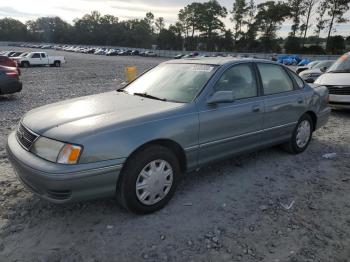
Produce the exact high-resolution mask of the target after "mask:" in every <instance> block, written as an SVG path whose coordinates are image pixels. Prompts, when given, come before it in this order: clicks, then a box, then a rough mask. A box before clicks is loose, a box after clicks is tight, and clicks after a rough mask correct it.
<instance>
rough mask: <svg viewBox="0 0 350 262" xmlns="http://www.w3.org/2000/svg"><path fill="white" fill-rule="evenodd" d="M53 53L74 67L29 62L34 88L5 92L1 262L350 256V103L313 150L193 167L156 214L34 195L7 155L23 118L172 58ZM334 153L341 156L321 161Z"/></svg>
mask: <svg viewBox="0 0 350 262" xmlns="http://www.w3.org/2000/svg"><path fill="white" fill-rule="evenodd" d="M49 53H50V54H52V55H65V56H66V58H67V60H68V64H66V65H64V66H63V67H62V68H49V67H47V68H46V67H40V68H29V69H23V70H22V72H23V75H22V80H23V83H24V89H23V91H22V92H21V93H20V94H15V95H9V96H3V97H0V261H1V262H3V261H4V262H5V261H6V262H7V261H31V262H32V261H50V262H51V261H273V262H277V261H295V262H299V261H349V257H350V204H349V203H350V194H349V192H350V161H349V160H348V159H349V157H350V145H349V144H350V112H349V111H334V112H332V116H331V118H330V121H329V122H328V124H327V126H326V127H324V128H322V129H320V130H319V131H317V132H316V133H315V134H314V138H313V141H312V143H311V144H310V147H309V149H308V150H307V151H306V152H305V153H303V154H300V155H297V156H293V155H289V154H287V153H285V152H284V151H282V150H280V149H279V148H271V149H267V150H263V151H260V152H257V153H253V154H248V155H242V156H239V157H236V158H232V159H230V160H227V161H223V162H220V163H217V164H215V165H212V166H208V167H205V168H202V169H201V170H199V171H198V172H193V173H190V174H188V175H187V176H186V177H185V179H184V180H183V182H182V183H181V185H180V186H179V188H178V191H177V194H176V195H175V197H174V199H173V200H172V201H171V202H170V203H169V204H168V205H167V206H166V207H165V208H164V209H163V210H161V211H159V212H157V213H155V214H151V215H147V216H136V215H133V214H131V213H129V212H127V211H125V210H124V209H122V208H120V207H119V206H118V204H117V203H116V201H115V200H114V199H106V200H96V201H90V202H84V203H78V204H70V205H64V206H62V205H54V204H50V203H48V202H46V201H44V200H40V199H39V198H37V197H36V196H34V195H33V194H31V193H30V192H29V191H28V190H27V189H25V188H23V186H22V185H21V184H20V183H19V182H18V180H17V179H16V177H15V174H14V172H13V169H12V168H11V166H10V164H9V161H8V160H7V156H6V152H5V144H6V137H7V135H8V134H9V133H10V132H11V130H13V129H14V128H15V126H16V124H17V122H18V121H19V119H20V117H21V116H22V115H23V114H24V113H25V112H26V111H28V110H30V109H32V108H35V107H38V106H40V105H44V104H48V103H51V102H55V101H60V100H63V99H67V98H72V97H78V96H82V95H88V94H93V93H100V92H104V91H108V90H113V89H115V88H116V86H117V85H118V83H120V82H121V79H122V78H123V68H124V66H125V65H136V66H137V67H138V69H139V71H143V70H145V69H147V68H149V67H151V66H154V65H156V64H158V63H159V62H161V61H163V60H162V59H159V58H138V57H135V58H133V57H104V56H103V57H102V56H93V55H82V54H72V53H62V52H55V51H51V52H49ZM116 72H117V75H116ZM333 152H335V153H337V155H336V157H335V158H333V159H325V158H324V157H322V156H323V155H324V154H325V153H333Z"/></svg>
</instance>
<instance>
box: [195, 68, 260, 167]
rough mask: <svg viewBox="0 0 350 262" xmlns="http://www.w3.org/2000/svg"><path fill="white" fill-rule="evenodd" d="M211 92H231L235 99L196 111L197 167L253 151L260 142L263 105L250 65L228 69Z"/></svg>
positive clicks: (206, 105) (204, 106) (205, 106)
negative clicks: (198, 128)
mask: <svg viewBox="0 0 350 262" xmlns="http://www.w3.org/2000/svg"><path fill="white" fill-rule="evenodd" d="M212 91H213V93H214V92H218V91H226V92H230V91H232V92H233V96H234V97H235V98H236V100H235V101H234V102H231V103H218V104H215V105H208V104H205V105H202V107H201V108H200V109H199V121H200V133H199V146H200V150H199V164H204V163H206V162H209V161H213V160H217V159H220V158H224V157H226V156H228V155H232V154H235V153H238V152H241V151H245V150H249V149H252V148H254V147H257V146H258V145H259V143H260V136H261V129H262V125H263V122H262V121H263V114H264V102H263V98H262V97H259V96H258V93H259V92H258V85H257V81H256V76H255V71H254V70H253V67H252V64H250V63H242V64H238V65H234V66H232V67H231V68H229V69H227V70H226V71H225V72H224V73H223V74H222V76H221V77H220V79H219V80H218V81H217V83H216V84H215V85H214V87H213V90H212ZM209 97H210V95H209ZM209 97H208V98H209Z"/></svg>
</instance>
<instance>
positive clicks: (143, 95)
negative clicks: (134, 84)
mask: <svg viewBox="0 0 350 262" xmlns="http://www.w3.org/2000/svg"><path fill="white" fill-rule="evenodd" d="M134 96H141V97H146V98H150V99H155V100H160V101H167V100H166V99H165V98H159V97H156V96H152V95H149V94H147V93H134Z"/></svg>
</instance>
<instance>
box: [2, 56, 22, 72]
mask: <svg viewBox="0 0 350 262" xmlns="http://www.w3.org/2000/svg"><path fill="white" fill-rule="evenodd" d="M0 66H5V67H11V68H14V69H16V70H17V72H18V75H21V71H20V70H19V68H17V62H16V61H14V60H12V59H11V58H9V57H7V56H2V55H0Z"/></svg>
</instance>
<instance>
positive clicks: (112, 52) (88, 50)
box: [19, 44, 157, 57]
mask: <svg viewBox="0 0 350 262" xmlns="http://www.w3.org/2000/svg"><path fill="white" fill-rule="evenodd" d="M19 46H20V47H27V48H36V49H38V48H41V49H55V50H61V51H67V52H74V53H83V54H94V55H106V56H132V55H135V56H146V57H156V56H157V54H156V53H155V52H154V51H140V50H137V49H119V48H107V47H103V48H101V47H91V46H89V47H87V46H72V45H33V44H21V45H19Z"/></svg>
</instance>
